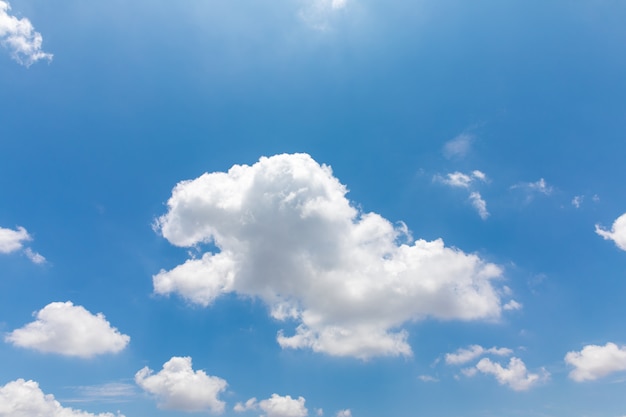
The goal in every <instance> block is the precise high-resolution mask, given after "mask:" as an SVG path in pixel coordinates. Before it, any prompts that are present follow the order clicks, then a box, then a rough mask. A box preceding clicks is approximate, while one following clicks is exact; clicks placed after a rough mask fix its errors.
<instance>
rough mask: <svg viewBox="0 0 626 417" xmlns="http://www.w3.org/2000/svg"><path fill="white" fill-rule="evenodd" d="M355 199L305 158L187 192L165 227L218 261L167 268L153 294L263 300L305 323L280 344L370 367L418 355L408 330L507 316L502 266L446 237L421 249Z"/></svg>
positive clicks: (274, 162) (212, 179) (175, 200)
mask: <svg viewBox="0 0 626 417" xmlns="http://www.w3.org/2000/svg"><path fill="white" fill-rule="evenodd" d="M346 193H347V189H346V187H345V186H344V185H342V184H341V183H340V182H339V180H338V179H337V178H335V177H334V176H333V174H332V170H331V168H330V167H328V166H326V165H319V164H318V163H317V162H316V161H314V160H313V159H312V158H311V157H310V156H309V155H306V154H295V155H277V156H273V157H270V158H265V157H264V158H261V159H260V160H259V162H257V163H255V164H254V165H252V166H248V165H235V166H233V167H232V168H231V169H230V170H229V171H228V172H215V173H210V174H209V173H207V174H204V175H202V176H200V177H199V178H196V179H194V180H189V181H183V182H181V183H179V184H178V185H177V186H176V187H175V188H174V190H173V193H172V196H171V198H170V199H169V201H168V203H167V204H168V209H169V210H168V212H167V213H166V214H165V215H163V216H162V217H160V218H159V219H158V220H157V223H156V224H157V227H158V229H159V230H160V232H161V233H162V235H163V236H164V237H165V238H166V239H167V240H169V241H170V242H171V243H172V244H174V245H177V246H183V247H192V246H199V245H201V244H205V243H214V244H215V246H217V248H219V252H218V253H210V252H207V253H204V254H203V255H202V257H201V258H199V259H195V258H192V259H189V260H188V261H186V262H185V263H184V264H182V265H179V266H177V267H175V268H173V269H172V270H169V271H166V270H162V271H161V272H159V273H158V274H157V275H155V276H154V277H153V283H154V291H155V292H156V293H158V294H164V295H165V294H171V293H177V294H179V295H181V296H182V297H184V298H185V299H187V300H189V301H191V302H193V303H198V304H201V305H205V306H206V305H209V304H210V303H211V302H213V300H214V299H215V298H217V297H219V296H220V295H222V294H224V293H230V292H236V293H238V294H242V295H246V296H251V297H258V298H260V299H262V300H264V301H265V302H266V303H267V304H268V306H269V307H270V308H271V312H272V316H273V317H274V318H276V319H278V320H287V319H291V320H294V321H296V323H298V326H297V329H296V332H295V334H293V335H290V336H288V335H286V334H285V333H284V332H281V333H280V334H279V336H278V342H279V343H280V344H281V346H283V347H289V348H311V349H313V350H314V351H318V352H324V353H327V354H331V355H338V356H355V357H360V358H368V357H371V356H376V355H400V354H401V355H410V354H411V348H410V347H409V345H408V344H407V342H406V339H407V333H406V331H404V330H402V329H399V328H400V326H401V325H402V324H403V323H406V322H407V321H411V320H416V319H422V318H425V317H434V318H438V319H445V320H448V319H460V320H478V319H497V318H498V317H499V316H500V313H501V310H502V307H501V300H500V296H499V293H498V291H497V290H496V288H494V286H493V284H492V281H493V280H494V279H497V278H499V277H501V274H502V271H501V269H500V268H499V267H498V266H496V265H494V264H491V263H487V262H485V261H483V260H482V259H480V258H479V257H478V256H477V255H474V254H466V253H464V252H462V251H461V250H459V249H456V248H450V247H446V246H445V245H444V243H443V241H442V240H441V239H437V240H434V241H430V242H429V241H425V240H421V239H420V240H416V241H411V240H410V235H409V233H408V231H407V229H406V227H405V226H404V225H403V224H400V225H399V226H395V227H394V225H393V224H392V223H391V222H389V221H388V220H386V219H384V218H383V217H381V216H380V215H378V214H376V213H363V212H360V211H359V210H357V209H356V208H355V207H353V206H352V205H351V204H350V202H349V201H348V200H347V199H346V197H345V194H346Z"/></svg>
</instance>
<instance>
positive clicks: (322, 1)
mask: <svg viewBox="0 0 626 417" xmlns="http://www.w3.org/2000/svg"><path fill="white" fill-rule="evenodd" d="M347 6H348V0H306V1H304V2H303V6H302V7H301V8H300V11H299V13H298V14H299V17H300V18H301V19H302V20H303V21H304V22H305V23H307V24H308V25H309V26H311V27H312V28H314V29H317V30H321V31H325V30H328V29H330V23H331V20H332V19H333V17H334V16H335V15H336V14H337V13H339V12H340V11H341V10H343V9H346V8H347Z"/></svg>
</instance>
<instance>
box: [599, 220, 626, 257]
mask: <svg viewBox="0 0 626 417" xmlns="http://www.w3.org/2000/svg"><path fill="white" fill-rule="evenodd" d="M596 233H597V234H599V235H600V236H602V237H603V238H604V239H606V240H609V239H610V240H612V241H613V242H615V244H616V245H617V247H618V248H620V249H621V250H626V213H624V214H622V215H621V216H619V217H618V218H617V220H615V222H613V227H612V228H611V230H610V231H608V230H604V229H602V228H601V227H600V226H598V225H596Z"/></svg>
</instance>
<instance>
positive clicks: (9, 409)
mask: <svg viewBox="0 0 626 417" xmlns="http://www.w3.org/2000/svg"><path fill="white" fill-rule="evenodd" d="M43 416H45V417H124V416H123V415H121V414H117V415H114V414H112V413H100V414H92V413H87V412H85V411H80V410H74V409H72V408H67V407H63V406H61V404H60V403H59V402H58V401H56V400H55V399H54V396H53V395H51V394H44V393H43V391H42V390H41V389H40V388H39V384H38V383H37V382H35V381H25V380H23V379H18V380H15V381H11V382H9V383H8V384H6V385H4V386H0V417H43Z"/></svg>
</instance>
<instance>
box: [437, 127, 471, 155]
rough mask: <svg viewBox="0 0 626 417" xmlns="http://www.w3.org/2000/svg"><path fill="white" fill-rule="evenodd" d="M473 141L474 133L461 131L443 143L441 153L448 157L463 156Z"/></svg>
mask: <svg viewBox="0 0 626 417" xmlns="http://www.w3.org/2000/svg"><path fill="white" fill-rule="evenodd" d="M473 142H474V135H470V134H468V133H461V134H460V135H458V136H457V137H455V138H454V139H452V140H449V141H448V142H446V143H445V145H443V155H444V156H445V157H446V158H448V159H451V158H464V157H465V156H466V155H467V154H468V152H469V151H470V149H471V148H472V143H473Z"/></svg>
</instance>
